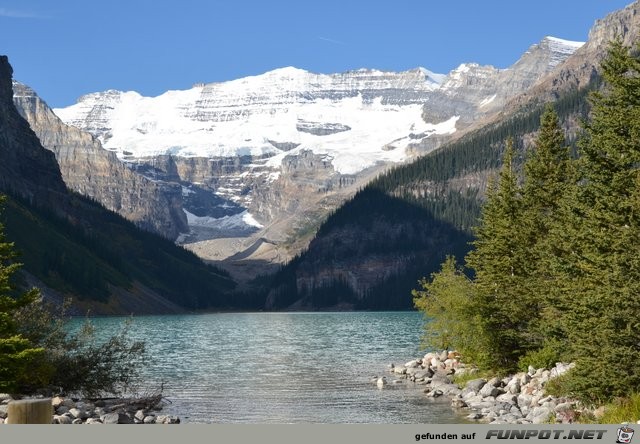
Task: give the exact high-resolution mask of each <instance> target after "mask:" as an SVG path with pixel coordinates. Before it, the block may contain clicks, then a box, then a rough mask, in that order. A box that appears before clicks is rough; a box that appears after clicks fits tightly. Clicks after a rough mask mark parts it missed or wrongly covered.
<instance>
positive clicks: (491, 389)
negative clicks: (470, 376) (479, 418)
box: [478, 383, 504, 398]
mask: <svg viewBox="0 0 640 444" xmlns="http://www.w3.org/2000/svg"><path fill="white" fill-rule="evenodd" d="M503 393H504V390H502V389H499V388H498V387H495V386H493V385H491V384H489V383H486V384H485V385H484V386H483V387H482V388H481V389H480V391H479V392H478V394H479V395H481V396H483V397H485V398H486V397H487V396H491V397H496V396H498V395H501V394H503Z"/></svg>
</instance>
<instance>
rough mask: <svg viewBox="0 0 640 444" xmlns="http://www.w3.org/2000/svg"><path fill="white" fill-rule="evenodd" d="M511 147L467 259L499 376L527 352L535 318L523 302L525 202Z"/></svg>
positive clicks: (487, 364) (510, 145)
mask: <svg viewBox="0 0 640 444" xmlns="http://www.w3.org/2000/svg"><path fill="white" fill-rule="evenodd" d="M514 153H515V151H514V147H513V141H512V140H509V141H508V142H507V147H506V150H505V153H504V157H503V165H502V169H501V171H500V180H499V183H498V184H497V186H495V185H493V184H492V185H491V186H490V187H489V190H488V193H487V201H486V203H485V205H484V207H483V210H482V217H481V220H480V225H479V226H478V227H477V229H476V232H475V234H476V241H475V242H474V243H473V246H474V250H472V251H471V252H470V253H469V254H468V255H467V258H466V263H467V266H468V267H470V268H471V269H472V270H473V271H474V273H475V287H476V294H477V302H476V305H477V307H478V310H479V312H480V317H481V322H482V324H483V331H484V332H485V334H486V335H488V337H489V343H488V346H489V347H490V350H491V353H490V354H488V355H487V356H488V357H489V358H490V359H491V361H489V362H485V363H479V364H480V365H481V366H483V367H488V368H490V369H492V370H497V371H511V370H514V369H515V368H516V366H517V363H518V360H519V358H520V357H521V356H522V355H523V354H524V353H525V352H526V351H527V350H526V345H525V344H526V340H525V337H526V336H527V334H528V328H527V326H528V320H529V317H530V316H531V308H530V305H531V304H530V302H529V301H528V300H527V298H525V297H523V291H522V287H523V276H524V274H525V270H526V261H527V251H526V250H525V249H523V246H524V245H523V241H522V235H521V219H522V196H521V189H520V187H519V185H518V180H517V174H516V171H515V168H514V165H513V157H514Z"/></svg>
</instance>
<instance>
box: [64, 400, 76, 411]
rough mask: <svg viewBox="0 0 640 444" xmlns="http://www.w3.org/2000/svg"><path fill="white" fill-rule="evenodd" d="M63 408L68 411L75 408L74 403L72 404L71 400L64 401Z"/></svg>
mask: <svg viewBox="0 0 640 444" xmlns="http://www.w3.org/2000/svg"><path fill="white" fill-rule="evenodd" d="M61 405H64V406H65V407H68V408H69V409H73V408H75V406H76V403H75V402H73V399H65V400H64V401H62V404H61Z"/></svg>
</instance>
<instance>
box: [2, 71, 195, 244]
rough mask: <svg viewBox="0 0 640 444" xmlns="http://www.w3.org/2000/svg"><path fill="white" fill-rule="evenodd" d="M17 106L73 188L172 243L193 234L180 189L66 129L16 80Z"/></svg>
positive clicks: (89, 137) (88, 136)
mask: <svg viewBox="0 0 640 444" xmlns="http://www.w3.org/2000/svg"><path fill="white" fill-rule="evenodd" d="M13 102H14V104H15V106H16V108H17V110H18V112H19V113H20V114H21V115H22V117H24V119H26V120H27V121H28V122H29V125H30V126H31V129H32V130H33V131H34V132H35V133H36V135H37V136H38V138H39V139H40V142H41V143H42V145H43V146H44V147H45V148H47V149H48V150H49V151H51V152H53V153H54V154H55V158H56V160H57V162H58V165H59V167H60V172H61V173H62V178H63V180H64V182H65V184H66V185H67V187H68V188H69V189H71V190H73V191H76V192H78V193H80V194H83V195H85V196H88V197H91V198H92V199H95V200H96V201H98V202H100V203H101V204H103V205H104V206H105V207H106V208H108V209H110V210H112V211H115V212H117V213H119V214H121V215H122V216H124V217H125V218H127V219H129V220H131V221H133V222H135V223H136V224H138V225H139V226H140V227H142V228H144V229H146V230H149V231H154V232H156V233H159V234H161V235H163V236H165V237H168V238H170V239H175V238H176V237H178V235H179V234H180V232H185V231H188V227H187V219H186V217H185V214H184V213H183V211H182V192H181V188H180V186H179V185H178V184H174V183H167V182H153V181H151V180H149V179H147V178H145V177H143V176H141V175H139V174H137V173H135V172H133V171H131V170H130V169H129V168H127V166H126V165H125V164H124V163H123V162H121V161H120V160H119V159H118V158H117V157H116V155H115V154H114V153H112V152H109V151H107V150H105V149H103V148H102V146H101V144H100V142H99V141H98V140H96V139H95V138H94V136H92V135H91V134H89V133H86V132H84V131H81V130H79V129H78V128H75V127H72V126H69V125H66V124H64V123H63V122H62V121H61V120H60V119H59V118H58V117H57V116H56V115H55V114H54V113H53V111H51V109H50V108H49V107H48V106H47V104H46V103H45V102H44V101H43V100H41V99H40V97H38V95H37V94H36V93H35V92H34V91H33V90H32V89H31V88H29V87H28V86H26V85H23V84H21V83H19V82H16V81H14V82H13Z"/></svg>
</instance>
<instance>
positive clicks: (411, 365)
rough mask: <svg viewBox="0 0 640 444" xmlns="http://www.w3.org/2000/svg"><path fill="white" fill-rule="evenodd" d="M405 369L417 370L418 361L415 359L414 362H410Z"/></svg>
mask: <svg viewBox="0 0 640 444" xmlns="http://www.w3.org/2000/svg"><path fill="white" fill-rule="evenodd" d="M404 366H405V367H407V368H408V369H409V368H415V367H417V366H418V361H417V360H416V359H414V360H413V361H409V362H407V363H406V364H405V365H404Z"/></svg>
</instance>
